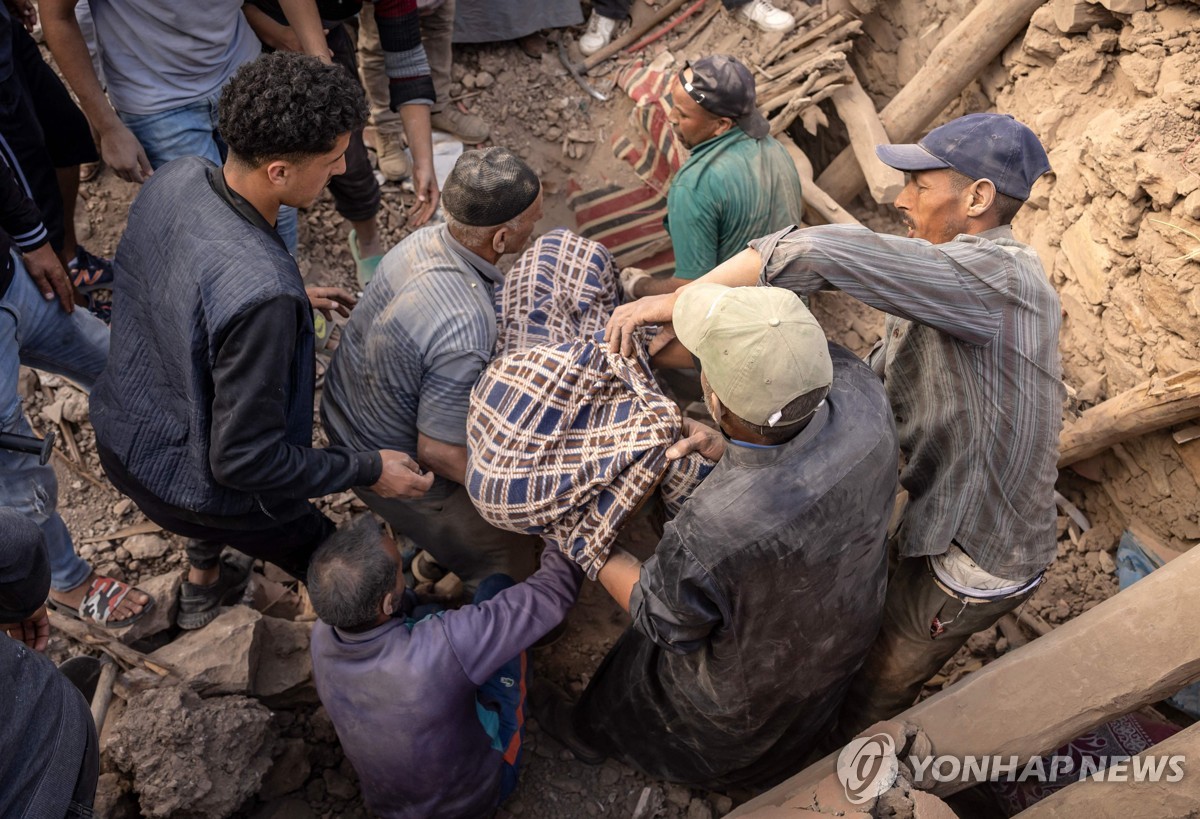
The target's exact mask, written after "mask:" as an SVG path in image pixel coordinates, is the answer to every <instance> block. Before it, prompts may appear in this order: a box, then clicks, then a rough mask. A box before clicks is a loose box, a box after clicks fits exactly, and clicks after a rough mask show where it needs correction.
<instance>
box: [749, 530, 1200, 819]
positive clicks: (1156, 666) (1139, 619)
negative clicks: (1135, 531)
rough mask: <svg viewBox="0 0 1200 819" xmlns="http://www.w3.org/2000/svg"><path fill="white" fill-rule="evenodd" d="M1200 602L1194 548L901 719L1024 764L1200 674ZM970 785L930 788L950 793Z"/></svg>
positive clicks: (814, 768) (955, 749)
mask: <svg viewBox="0 0 1200 819" xmlns="http://www.w3.org/2000/svg"><path fill="white" fill-rule="evenodd" d="M1197 606H1200V549H1193V550H1191V551H1190V552H1188V553H1186V554H1184V555H1183V556H1181V557H1179V558H1177V559H1176V560H1173V561H1171V562H1170V563H1168V564H1167V565H1166V566H1163V567H1162V568H1161V569H1158V570H1156V571H1154V572H1152V573H1151V574H1150V575H1148V576H1147V577H1145V578H1143V579H1141V580H1139V581H1138V582H1137V583H1135V584H1134V585H1132V586H1130V587H1129V588H1127V589H1125V590H1124V591H1122V592H1121V593H1119V594H1116V595H1114V596H1112V597H1110V598H1109V599H1107V600H1105V601H1104V602H1103V603H1101V604H1100V605H1098V606H1096V607H1095V608H1093V609H1091V610H1089V611H1086V612H1084V613H1083V614H1081V615H1079V616H1078V617H1076V618H1075V619H1074V620H1071V621H1070V622H1067V623H1064V624H1063V625H1061V626H1059V627H1057V628H1056V629H1054V630H1053V631H1052V632H1050V633H1049V634H1046V635H1045V636H1042V637H1039V638H1038V639H1036V640H1033V641H1032V642H1030V643H1029V645H1027V646H1023V647H1022V648H1019V649H1017V650H1016V651H1011V652H1009V653H1008V654H1005V655H1004V656H1003V657H1001V658H1000V659H998V660H996V661H995V662H993V663H989V664H988V665H986V666H984V667H983V668H981V669H980V670H979V671H976V672H975V673H974V674H971V675H970V676H968V677H966V678H964V679H963V680H962V681H961V682H959V683H958V684H956V685H952V686H950V687H948V688H945V689H943V690H942V691H940V692H939V693H937V694H934V695H933V696H932V697H930V698H929V699H927V700H924V701H923V702H920V703H918V704H916V705H914V706H913V707H912V708H910V709H908V710H907V711H905V712H904V713H903V714H901V715H899V716H898V717H896V720H901V721H905V722H911V723H914V724H915V725H916V726H917V727H919V728H921V729H922V730H924V731H925V734H926V735H927V736H928V738H929V740H930V741H931V742H932V744H933V751H932V753H933V754H934V755H942V754H945V755H948V756H955V757H958V758H959V759H962V758H963V757H966V756H986V755H1000V756H1004V757H1009V756H1016V757H1018V758H1019V759H1020V760H1022V764H1024V760H1026V759H1028V758H1029V757H1032V756H1039V755H1042V754H1045V753H1047V752H1049V751H1052V750H1053V749H1055V748H1057V747H1059V746H1060V745H1062V744H1063V743H1065V742H1067V741H1069V740H1071V739H1074V738H1075V737H1077V736H1079V735H1080V734H1083V733H1085V732H1087V731H1089V730H1091V729H1092V728H1095V727H1096V726H1098V725H1101V724H1103V723H1105V722H1107V721H1109V720H1111V719H1113V718H1114V717H1118V716H1121V715H1122V714H1128V713H1130V712H1131V711H1136V710H1137V709H1139V708H1141V707H1142V706H1144V705H1148V704H1149V703H1152V702H1157V701H1158V700H1161V699H1162V698H1163V697H1166V696H1170V695H1171V694H1173V693H1175V692H1176V691H1178V690H1179V689H1180V688H1182V687H1184V686H1185V685H1188V684H1189V683H1191V682H1193V681H1195V680H1196V679H1200V629H1198V628H1196V626H1195V612H1196V611H1197V608H1196V607H1197ZM837 757H838V752H836V751H835V752H834V753H832V754H830V755H829V756H827V757H825V758H824V759H822V760H820V761H819V762H816V763H814V764H812V765H810V766H809V767H807V768H805V769H804V770H803V771H801V772H800V773H798V774H796V775H795V776H793V777H791V778H790V779H787V780H785V781H784V782H783V783H782V784H780V785H778V786H776V787H775V788H772V789H771V790H769V791H767V792H766V793H764V794H762V795H761V796H759V797H757V798H755V799H752V800H750V801H749V802H747V803H745V804H744V805H742V806H741V807H739V808H738V809H737V810H735V811H734V812H733V813H731V814H729V816H730V817H738V816H746V815H748V814H749V813H750V812H751V811H752V810H754V809H756V808H759V807H765V806H769V805H782V804H783V803H784V802H786V801H787V800H788V799H791V798H792V797H794V796H796V795H797V794H800V793H803V792H805V790H806V789H807V788H811V787H812V786H814V785H815V784H816V783H818V782H820V781H821V780H822V779H824V778H825V777H826V776H828V775H829V774H831V773H833V772H834V771H835V770H836V767H837ZM1198 779H1200V778H1198ZM971 784H972V783H970V782H947V783H940V784H938V785H937V786H936V787H934V788H933V789H932V790H933V793H935V794H937V795H939V796H944V795H946V794H948V793H954V792H956V791H959V790H962V789H963V788H966V787H969V786H970V785H971ZM1057 815H1069V816H1074V815H1077V814H1074V813H1068V814H1057ZM1103 815H1106V816H1108V815H1118V816H1119V815H1122V814H1121V813H1120V812H1118V813H1116V814H1111V813H1105V814H1103ZM1159 815H1171V814H1169V813H1166V814H1159Z"/></svg>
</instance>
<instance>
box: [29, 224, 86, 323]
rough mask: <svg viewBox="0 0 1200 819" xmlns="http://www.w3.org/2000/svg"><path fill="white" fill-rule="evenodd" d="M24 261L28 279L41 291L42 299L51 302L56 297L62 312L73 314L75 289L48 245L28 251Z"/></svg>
mask: <svg viewBox="0 0 1200 819" xmlns="http://www.w3.org/2000/svg"><path fill="white" fill-rule="evenodd" d="M24 260H25V269H26V270H27V271H28V272H29V278H31V279H33V283H34V284H35V285H37V289H38V290H40V291H41V293H42V298H44V299H45V300H46V301H51V300H52V299H54V298H55V296H57V297H58V303H59V304H60V305H62V309H63V311H64V312H67V313H73V312H75V288H74V287H72V286H71V278H70V276H68V275H67V271H66V270H64V269H63V265H62V260H61V259H59V258H58V254H56V253H55V252H54V248H52V247H50V243H49V242H47V243H46V244H44V245H42V246H41V247H39V248H36V249H34V250H31V251H29V252H28V253H26V254H25V256H24Z"/></svg>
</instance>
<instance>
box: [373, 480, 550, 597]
mask: <svg viewBox="0 0 1200 819" xmlns="http://www.w3.org/2000/svg"><path fill="white" fill-rule="evenodd" d="M354 491H355V492H356V493H357V494H358V496H359V497H360V498H362V500H363V502H364V503H366V504H367V506H368V507H370V509H371V510H372V511H373V512H375V513H376V514H377V515H379V516H380V517H381V518H383V519H384V520H386V521H387V522H388V523H389V524H390V525H391V527H392V528H393V529H394V530H395V531H396V533H397V534H402V535H404V536H405V537H408V538H410V539H411V540H412V541H413V542H414V543H416V544H417V546H419V547H420V548H422V549H424V550H425V551H427V552H429V553H430V554H431V555H433V558H434V560H436V561H437V562H438V563H439V564H440V565H441V566H443V567H444V568H446V569H449V570H450V571H452V572H454V573H455V574H456V575H458V576H459V578H460V579H461V580H462V581H463V586H464V587H465V588H466V589H467V591H468V592H472V593H473V592H474V590H475V588H476V587H477V586H478V585H479V583H480V582H481V581H483V580H484V579H485V578H487V577H489V576H491V575H493V574H506V575H508V576H510V577H514V578H516V579H518V580H524V579H525V578H526V577H528V576H529V575H531V574H533V572H534V569H535V568H536V567H537V555H538V554H539V552H540V551H541V541H540V540H539V539H538V538H536V537H534V536H532V535H519V534H516V533H515V532H506V531H504V530H503V529H497V528H496V527H494V526H492V525H491V524H489V523H488V522H487V521H485V520H484V519H483V518H481V517H480V516H479V513H478V512H477V511H475V506H474V505H473V504H472V503H471V497H470V495H468V494H467V490H466V489H465V488H464V487H461V486H459V487H456V488H455V490H454V491H453V492H452V493H451V494H450V496H449V497H447V498H445V499H442V500H433V501H431V500H426V499H417V500H412V501H402V500H391V499H387V498H381V497H379V496H378V495H376V494H375V493H374V492H371V491H370V490H368V489H355V490H354Z"/></svg>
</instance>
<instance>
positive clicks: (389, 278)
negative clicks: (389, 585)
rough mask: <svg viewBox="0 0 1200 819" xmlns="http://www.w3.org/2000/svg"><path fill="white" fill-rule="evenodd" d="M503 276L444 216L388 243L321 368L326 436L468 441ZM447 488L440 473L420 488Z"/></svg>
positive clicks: (367, 441) (397, 444)
mask: <svg viewBox="0 0 1200 819" xmlns="http://www.w3.org/2000/svg"><path fill="white" fill-rule="evenodd" d="M503 278H504V276H503V274H502V273H501V272H500V271H499V270H497V269H496V267H495V265H492V264H489V263H488V262H487V261H485V260H484V259H482V258H480V257H479V256H477V255H476V254H475V253H472V252H471V251H470V250H468V249H467V248H465V247H463V246H462V244H460V243H459V242H458V241H457V240H456V239H455V238H454V237H453V236H451V235H450V232H449V231H448V230H447V229H446V226H445V225H438V226H433V227H427V228H423V229H421V230H418V231H417V232H416V233H413V234H411V235H410V236H408V237H407V238H405V239H404V241H402V242H401V243H400V244H398V245H396V246H395V247H394V248H392V249H391V250H390V251H388V253H387V255H386V256H384V257H383V260H382V261H381V262H380V263H379V269H378V271H377V272H376V274H375V278H374V280H372V282H371V284H370V285H369V286H368V287H367V289H366V292H365V293H364V294H363V297H362V299H361V300H360V301H359V303H358V306H357V307H355V308H354V312H353V313H351V314H350V321H349V322H348V323H347V324H346V326H345V327H344V328H343V330H342V340H341V343H340V344H338V347H337V350H336V351H335V352H334V355H333V360H332V361H331V362H330V364H329V371H328V372H327V373H326V375H325V391H324V398H323V399H322V402H321V416H322V419H323V421H324V423H325V426H326V428H327V429H328V430H329V433H330V436H331V437H332V438H333V439H334V440H335V441H336V442H337V443H339V444H342V445H344V446H350V447H354V448H357V449H359V450H372V449H394V450H398V451H400V452H407V453H408V454H409V455H412V456H413V457H414V458H415V457H416V455H417V434H418V433H421V434H424V435H426V436H427V437H429V438H433V439H436V440H438V441H443V442H445V443H448V444H454V445H457V446H466V443H467V407H468V405H469V403H470V398H471V387H472V386H473V385H474V384H475V380H476V379H477V378H478V377H479V373H480V372H481V371H482V370H483V368H484V367H485V366H486V365H487V363H488V361H489V360H490V359H491V357H492V348H493V347H494V346H495V344H496V310H495V308H494V307H493V306H492V292H493V290H494V289H495V287H496V285H498V284H499V283H500V282H501V281H502V280H503ZM452 489H453V484H451V483H450V482H449V481H447V480H446V479H444V478H441V477H438V478H436V479H435V482H434V486H433V488H432V489H431V490H430V491H429V493H428V494H427V495H426V497H428V498H433V499H436V498H439V497H445V496H446V495H448V494H449V493H450V491H451V490H452Z"/></svg>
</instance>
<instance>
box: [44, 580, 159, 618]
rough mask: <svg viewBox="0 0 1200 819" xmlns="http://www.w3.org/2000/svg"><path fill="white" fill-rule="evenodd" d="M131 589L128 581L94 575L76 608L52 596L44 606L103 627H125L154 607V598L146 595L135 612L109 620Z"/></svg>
mask: <svg viewBox="0 0 1200 819" xmlns="http://www.w3.org/2000/svg"><path fill="white" fill-rule="evenodd" d="M133 589H134V587H133V586H131V585H129V584H128V583H122V582H121V581H120V580H117V579H115V578H112V577H103V576H101V575H96V579H95V580H93V581H92V583H91V585H90V586H88V590H87V592H86V593H85V594H84V595H83V602H81V603H80V604H79V608H78V609H74V608H71V607H70V606H68V605H66V604H65V603H60V602H58V601H57V600H55V599H54V598H53V597H51V598H50V599H48V600H47V601H46V606H47V607H48V608H51V609H53V610H54V611H56V612H58V613H59V614H65V615H67V616H68V617H74V618H75V619H76V620H83V621H85V622H86V621H88V620H91V621H92V622H94V623H96V625H98V626H102V627H103V628H125V627H126V626H131V625H133V624H134V623H136V622H137V621H138V620H141V619H142V617H144V616H145V615H146V613H147V612H148V611H150V610H151V609H152V608H154V598H153V597H149V595H147V597H149V599H148V600H147V601H146V603H145V605H143V606H142V610H141V611H139V612H138V613H137V614H135V615H133V616H132V617H126V618H125V619H124V620H115V621H112V622H110V621H109V618H111V617H112V615H113V612H115V611H116V610H117V606H119V605H121V601H122V600H124V599H125V597H126V596H127V595H128V594H129V592H131V591H133ZM138 591H141V589H138ZM143 594H145V592H143Z"/></svg>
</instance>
